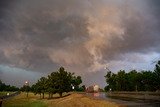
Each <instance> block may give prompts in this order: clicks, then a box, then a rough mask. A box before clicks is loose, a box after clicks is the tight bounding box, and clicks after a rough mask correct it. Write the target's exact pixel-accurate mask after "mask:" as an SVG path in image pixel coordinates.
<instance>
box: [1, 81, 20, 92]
mask: <svg viewBox="0 0 160 107" xmlns="http://www.w3.org/2000/svg"><path fill="white" fill-rule="evenodd" d="M18 90H19V88H18V87H16V86H11V85H6V84H5V83H3V82H2V81H1V80H0V91H18Z"/></svg>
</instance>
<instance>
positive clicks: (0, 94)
mask: <svg viewBox="0 0 160 107" xmlns="http://www.w3.org/2000/svg"><path fill="white" fill-rule="evenodd" d="M7 93H9V94H12V93H14V92H7V91H4V92H3V91H1V92H0V97H1V96H5V95H7Z"/></svg>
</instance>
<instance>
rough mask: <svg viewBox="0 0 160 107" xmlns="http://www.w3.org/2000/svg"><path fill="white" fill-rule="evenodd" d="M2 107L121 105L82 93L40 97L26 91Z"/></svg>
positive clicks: (114, 106)
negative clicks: (26, 93)
mask: <svg viewBox="0 0 160 107" xmlns="http://www.w3.org/2000/svg"><path fill="white" fill-rule="evenodd" d="M2 107H120V106H119V105H117V104H115V103H112V102H107V101H103V100H96V99H93V98H88V97H85V96H83V95H81V94H77V93H72V94H71V95H68V96H65V97H62V98H57V97H55V98H53V99H49V100H48V99H47V96H46V99H43V100H42V99H40V98H39V96H37V95H36V96H35V95H33V94H31V93H30V94H29V97H28V98H26V95H25V93H21V94H20V95H18V96H16V97H14V98H11V99H8V100H6V101H4V102H3V106H2Z"/></svg>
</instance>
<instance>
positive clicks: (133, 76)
mask: <svg viewBox="0 0 160 107" xmlns="http://www.w3.org/2000/svg"><path fill="white" fill-rule="evenodd" d="M105 78H106V82H107V86H106V87H105V91H109V90H112V91H156V90H159V89H160V82H159V81H160V61H158V63H157V64H156V66H155V70H154V71H141V72H137V71H136V70H132V71H130V72H128V73H126V72H125V71H124V70H120V71H119V72H118V73H117V74H115V73H113V72H111V71H109V72H107V74H106V76H105Z"/></svg>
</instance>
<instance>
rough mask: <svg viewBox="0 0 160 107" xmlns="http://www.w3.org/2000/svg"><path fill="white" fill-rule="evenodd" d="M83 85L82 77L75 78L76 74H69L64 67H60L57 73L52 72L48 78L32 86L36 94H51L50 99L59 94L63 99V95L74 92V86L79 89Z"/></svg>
mask: <svg viewBox="0 0 160 107" xmlns="http://www.w3.org/2000/svg"><path fill="white" fill-rule="evenodd" d="M81 83H82V80H81V77H80V76H75V75H74V73H70V72H67V71H66V70H65V69H64V68H63V67H60V68H59V69H58V70H57V71H56V72H52V73H51V74H50V75H48V77H41V78H40V79H39V80H38V81H37V83H36V84H33V85H32V88H31V89H32V90H33V92H34V93H35V94H40V95H41V94H42V95H43V97H42V98H44V93H45V92H46V93H49V98H50V97H52V95H53V94H55V93H58V94H59V95H60V97H62V93H64V92H69V91H71V90H72V86H75V87H77V90H78V88H79V85H80V84H81Z"/></svg>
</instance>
